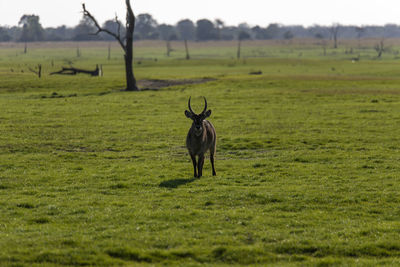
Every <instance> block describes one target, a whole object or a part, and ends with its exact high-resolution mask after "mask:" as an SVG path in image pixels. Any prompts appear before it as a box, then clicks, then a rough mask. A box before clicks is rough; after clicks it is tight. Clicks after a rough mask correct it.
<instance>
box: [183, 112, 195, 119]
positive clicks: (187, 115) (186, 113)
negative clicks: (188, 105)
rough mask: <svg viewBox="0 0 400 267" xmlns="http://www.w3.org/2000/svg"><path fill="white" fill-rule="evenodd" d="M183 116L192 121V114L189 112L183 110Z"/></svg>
mask: <svg viewBox="0 0 400 267" xmlns="http://www.w3.org/2000/svg"><path fill="white" fill-rule="evenodd" d="M185 115H186V117H188V118H189V119H192V118H193V116H192V113H190V112H189V111H187V110H185Z"/></svg>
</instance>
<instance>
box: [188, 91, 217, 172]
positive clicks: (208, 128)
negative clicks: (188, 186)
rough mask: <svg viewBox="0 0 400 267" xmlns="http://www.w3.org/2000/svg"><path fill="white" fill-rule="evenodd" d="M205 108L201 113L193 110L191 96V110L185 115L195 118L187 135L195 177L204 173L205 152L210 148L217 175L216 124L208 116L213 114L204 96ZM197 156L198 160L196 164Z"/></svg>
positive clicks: (212, 163)
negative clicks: (215, 157) (215, 160)
mask: <svg viewBox="0 0 400 267" xmlns="http://www.w3.org/2000/svg"><path fill="white" fill-rule="evenodd" d="M204 103H205V105H204V109H203V111H202V112H201V113H200V114H196V113H194V112H193V110H192V108H191V107H190V97H189V102H188V107H189V111H187V110H185V115H186V117H188V118H189V119H192V120H193V123H192V127H190V129H189V132H188V134H187V137H186V147H187V149H188V150H189V154H190V157H191V158H192V162H193V169H194V177H195V178H200V177H201V176H202V174H203V164H204V154H205V153H206V152H207V150H210V161H211V166H212V174H213V175H217V174H216V172H215V168H214V154H215V147H216V141H217V135H216V134H215V129H214V126H213V125H212V124H211V122H209V121H207V120H206V118H207V117H209V116H210V115H211V110H207V99H206V98H205V97H204ZM196 156H198V158H199V159H198V162H197V164H196Z"/></svg>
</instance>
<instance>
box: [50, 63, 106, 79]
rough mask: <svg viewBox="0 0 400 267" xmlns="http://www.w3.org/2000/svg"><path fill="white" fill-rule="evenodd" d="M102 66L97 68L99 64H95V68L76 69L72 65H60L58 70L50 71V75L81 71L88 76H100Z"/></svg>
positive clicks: (74, 73)
mask: <svg viewBox="0 0 400 267" xmlns="http://www.w3.org/2000/svg"><path fill="white" fill-rule="evenodd" d="M102 72H103V71H102V68H101V67H100V68H99V65H96V69H95V70H84V69H77V68H74V67H70V68H66V67H62V68H61V70H60V71H55V72H52V73H50V75H55V74H58V75H76V74H79V73H83V74H88V75H90V76H102Z"/></svg>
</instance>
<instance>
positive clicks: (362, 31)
mask: <svg viewBox="0 0 400 267" xmlns="http://www.w3.org/2000/svg"><path fill="white" fill-rule="evenodd" d="M364 32H365V28H364V27H356V33H357V40H358V47H360V46H361V37H362V35H363V34H364Z"/></svg>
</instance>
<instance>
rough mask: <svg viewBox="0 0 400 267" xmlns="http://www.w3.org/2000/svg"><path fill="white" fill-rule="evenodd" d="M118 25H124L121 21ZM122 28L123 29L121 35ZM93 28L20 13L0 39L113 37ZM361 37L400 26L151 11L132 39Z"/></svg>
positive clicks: (86, 22)
mask: <svg viewBox="0 0 400 267" xmlns="http://www.w3.org/2000/svg"><path fill="white" fill-rule="evenodd" d="M120 25H123V24H122V23H121V24H120ZM102 27H103V28H105V29H108V30H110V31H114V32H115V31H117V29H118V27H119V24H118V23H116V21H115V20H114V19H112V20H107V21H105V22H104V23H103V25H102ZM123 31H124V29H122V34H123ZM95 32H96V27H95V25H94V24H93V22H92V21H91V20H90V19H88V18H86V17H83V18H82V19H81V20H80V22H79V24H78V25H77V26H75V27H67V26H59V27H55V28H54V27H49V28H43V27H42V25H41V24H40V18H39V16H36V15H23V16H22V17H21V18H20V20H19V23H18V25H17V26H13V27H0V41H1V42H36V41H97V40H103V41H108V40H112V37H111V36H109V35H107V34H104V33H102V34H98V35H93V33H95ZM337 37H340V38H341V39H361V38H395V37H400V26H398V25H395V24H387V25H385V26H363V27H358V26H346V25H339V24H334V25H332V26H320V25H313V26H310V27H304V26H297V25H295V26H285V25H281V24H278V23H272V24H269V25H268V26H267V27H260V26H254V27H251V26H249V25H248V24H246V23H242V24H239V25H238V26H227V25H225V23H224V22H223V21H222V20H219V19H216V20H215V21H211V20H208V19H201V20H198V21H196V22H194V21H192V20H190V19H184V20H181V21H179V22H178V23H176V25H169V24H164V23H163V24H159V23H157V21H156V20H155V19H154V18H153V17H152V16H151V15H150V14H140V15H138V16H137V17H136V28H135V35H134V40H166V41H172V40H188V41H209V40H247V39H248V40H250V39H251V40H284V39H292V38H317V39H333V38H337Z"/></svg>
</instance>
